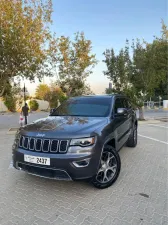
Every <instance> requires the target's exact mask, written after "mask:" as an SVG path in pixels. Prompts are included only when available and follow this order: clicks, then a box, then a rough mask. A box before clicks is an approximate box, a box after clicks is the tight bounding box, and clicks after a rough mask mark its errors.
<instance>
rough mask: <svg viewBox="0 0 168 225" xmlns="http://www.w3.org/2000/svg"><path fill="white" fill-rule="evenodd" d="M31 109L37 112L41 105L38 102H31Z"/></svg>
mask: <svg viewBox="0 0 168 225" xmlns="http://www.w3.org/2000/svg"><path fill="white" fill-rule="evenodd" d="M29 107H30V110H32V111H36V110H37V109H38V108H39V104H38V102H37V101H36V100H31V101H30V102H29Z"/></svg>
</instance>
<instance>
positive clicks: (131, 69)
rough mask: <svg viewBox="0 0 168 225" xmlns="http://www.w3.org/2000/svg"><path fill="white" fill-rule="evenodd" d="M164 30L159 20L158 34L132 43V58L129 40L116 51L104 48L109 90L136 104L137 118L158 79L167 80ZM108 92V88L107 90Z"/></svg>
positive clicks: (167, 38) (167, 41)
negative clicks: (150, 40)
mask: <svg viewBox="0 0 168 225" xmlns="http://www.w3.org/2000/svg"><path fill="white" fill-rule="evenodd" d="M167 50H168V32H167V27H166V26H165V25H164V23H163V24H162V37H161V38H157V37H155V39H154V40H153V42H152V43H147V42H144V41H143V42H142V43H141V42H140V40H137V41H136V42H135V41H133V43H132V53H133V56H132V58H131V57H130V56H129V52H130V50H129V42H128V41H127V42H126V46H125V49H124V50H123V49H121V50H120V51H119V54H118V55H115V53H114V50H113V49H112V50H106V52H105V53H104V55H105V60H104V62H105V63H106V65H107V71H105V72H104V75H105V76H108V78H109V79H110V80H111V81H112V82H113V89H112V90H110V91H111V92H113V93H115V92H117V93H124V94H126V95H127V96H129V97H130V99H131V100H132V103H133V104H134V105H135V106H136V107H138V108H139V111H140V119H144V115H143V109H142V106H143V102H144V100H145V99H146V98H147V97H149V96H152V95H153V94H154V92H155V90H156V89H157V88H158V87H159V85H161V83H166V84H167V73H168V72H167V71H168V64H167V62H168V54H167ZM107 91H108V92H109V90H107Z"/></svg>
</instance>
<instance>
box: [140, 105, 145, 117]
mask: <svg viewBox="0 0 168 225" xmlns="http://www.w3.org/2000/svg"><path fill="white" fill-rule="evenodd" d="M139 120H145V118H144V110H143V108H142V107H140V108H139Z"/></svg>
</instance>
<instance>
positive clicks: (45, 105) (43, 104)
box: [26, 99, 49, 110]
mask: <svg viewBox="0 0 168 225" xmlns="http://www.w3.org/2000/svg"><path fill="white" fill-rule="evenodd" d="M35 100H36V101H37V102H38V104H39V108H38V110H47V109H48V108H49V103H48V102H47V101H44V100H38V99H35ZM26 102H27V103H28V104H29V102H30V100H27V101H26Z"/></svg>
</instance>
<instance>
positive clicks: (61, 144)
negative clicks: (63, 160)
mask: <svg viewBox="0 0 168 225" xmlns="http://www.w3.org/2000/svg"><path fill="white" fill-rule="evenodd" d="M68 146H69V140H58V139H41V138H34V137H26V136H20V140H19V147H20V148H23V149H26V150H29V151H36V152H46V153H47V152H48V153H49V152H50V153H53V154H54V153H55V154H65V153H67V151H68Z"/></svg>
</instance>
